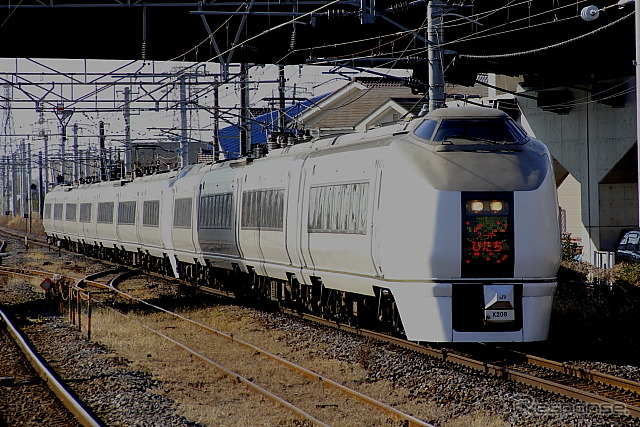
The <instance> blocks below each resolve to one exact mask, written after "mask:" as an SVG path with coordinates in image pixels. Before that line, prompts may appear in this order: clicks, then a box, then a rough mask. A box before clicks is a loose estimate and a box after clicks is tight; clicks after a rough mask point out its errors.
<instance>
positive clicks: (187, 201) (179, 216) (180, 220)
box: [173, 197, 192, 228]
mask: <svg viewBox="0 0 640 427" xmlns="http://www.w3.org/2000/svg"><path fill="white" fill-rule="evenodd" d="M191 204H192V200H191V197H187V198H184V199H176V200H175V204H174V205H173V227H174V228H190V227H191Z"/></svg>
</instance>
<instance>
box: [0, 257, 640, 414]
mask: <svg viewBox="0 0 640 427" xmlns="http://www.w3.org/2000/svg"><path fill="white" fill-rule="evenodd" d="M0 272H1V267H0ZM145 274H151V275H154V276H158V277H164V276H162V275H159V274H157V273H153V272H149V273H147V272H145ZM96 285H98V286H105V285H103V284H99V283H96ZM201 289H203V290H207V291H210V292H212V293H215V294H216V295H220V296H227V297H228V293H225V292H223V291H217V290H215V289H208V288H204V287H203V288H201ZM158 308H159V307H158ZM281 311H283V312H286V313H289V314H291V315H294V316H296V317H301V318H304V319H307V320H310V321H314V322H316V323H319V324H323V325H325V326H329V327H332V328H336V329H338V330H343V331H345V332H349V333H352V334H356V335H360V336H365V337H368V338H373V339H376V340H381V341H384V342H387V343H390V344H394V345H397V346H399V347H402V348H405V349H409V350H413V351H416V352H419V353H422V354H426V355H428V356H431V357H435V358H438V359H441V360H446V361H450V362H453V363H456V364H458V365H461V366H467V367H470V368H472V369H475V370H479V371H483V372H485V373H488V374H491V375H494V376H496V377H500V378H506V379H510V380H513V381H517V382H520V383H523V384H527V385H530V386H534V387H537V388H540V389H543V390H547V391H550V392H552V393H560V394H563V395H565V396H567V397H571V398H574V399H578V400H581V401H583V402H587V403H594V404H605V405H618V407H620V406H623V408H624V411H627V413H628V414H629V415H631V416H633V417H636V418H640V406H636V405H635V400H634V404H630V403H625V402H623V401H620V400H614V399H611V398H608V397H606V396H603V395H599V394H596V393H591V392H589V391H585V390H581V389H580V388H578V387H573V386H570V385H566V384H561V383H556V382H553V381H550V380H547V379H544V378H540V377H536V376H535V375H532V374H528V373H525V372H522V369H520V370H519V369H517V368H513V367H511V368H509V367H505V366H499V365H496V364H491V363H487V362H483V361H480V360H475V359H472V358H469V357H465V356H462V355H459V354H456V353H452V352H448V351H446V350H439V349H434V348H430V347H426V346H424V345H421V344H419V343H414V342H410V341H406V340H403V339H401V338H396V337H392V336H390V335H386V334H382V333H378V332H373V331H368V330H364V329H360V328H356V327H353V326H350V325H346V324H341V323H338V322H335V321H330V320H326V319H324V318H321V317H318V316H314V315H310V314H301V313H298V312H296V311H293V310H289V309H281ZM520 355H521V356H522V357H524V359H525V360H526V362H524V363H525V365H527V364H528V365H532V366H538V367H541V368H544V369H548V370H551V371H555V372H558V373H561V374H564V375H567V376H569V377H573V378H576V379H582V380H586V381H593V382H594V383H597V384H602V385H605V386H610V387H616V388H619V389H622V390H627V391H629V392H632V393H637V394H639V395H640V383H637V382H634V381H630V380H626V379H623V378H617V377H614V376H611V375H607V374H603V373H599V372H596V371H591V370H586V369H582V368H577V367H575V366H572V365H570V364H567V363H560V362H555V361H552V360H548V359H544V358H541V357H538V356H532V355H525V354H523V353H520ZM638 402H640V400H639V401H638Z"/></svg>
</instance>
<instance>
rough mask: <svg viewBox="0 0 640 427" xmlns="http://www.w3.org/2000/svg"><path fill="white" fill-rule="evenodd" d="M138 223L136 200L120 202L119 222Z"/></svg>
mask: <svg viewBox="0 0 640 427" xmlns="http://www.w3.org/2000/svg"><path fill="white" fill-rule="evenodd" d="M135 223H136V202H135V201H131V202H120V203H118V224H127V225H134V224H135Z"/></svg>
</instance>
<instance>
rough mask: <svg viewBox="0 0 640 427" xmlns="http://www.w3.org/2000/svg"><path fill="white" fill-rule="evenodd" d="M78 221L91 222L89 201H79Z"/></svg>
mask: <svg viewBox="0 0 640 427" xmlns="http://www.w3.org/2000/svg"><path fill="white" fill-rule="evenodd" d="M79 219H80V222H91V203H80V218H79Z"/></svg>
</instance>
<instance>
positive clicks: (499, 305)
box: [483, 285, 516, 323]
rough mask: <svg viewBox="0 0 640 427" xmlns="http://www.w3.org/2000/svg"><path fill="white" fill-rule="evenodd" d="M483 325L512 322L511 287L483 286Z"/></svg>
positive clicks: (513, 313)
mask: <svg viewBox="0 0 640 427" xmlns="http://www.w3.org/2000/svg"><path fill="white" fill-rule="evenodd" d="M483 292H484V321H485V323H501V322H513V321H514V320H515V319H516V316H515V310H514V307H515V304H514V303H515V297H514V292H513V285H484V286H483Z"/></svg>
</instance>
